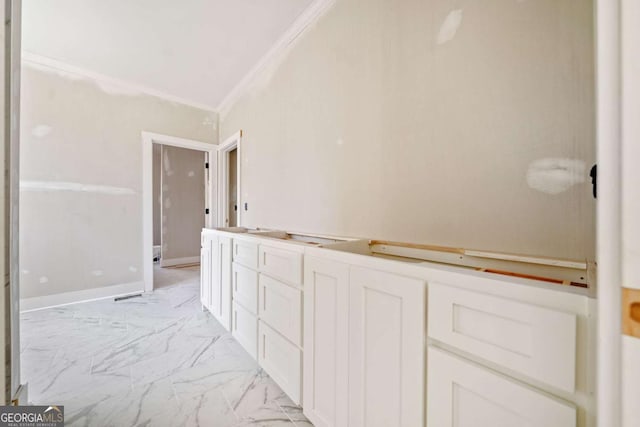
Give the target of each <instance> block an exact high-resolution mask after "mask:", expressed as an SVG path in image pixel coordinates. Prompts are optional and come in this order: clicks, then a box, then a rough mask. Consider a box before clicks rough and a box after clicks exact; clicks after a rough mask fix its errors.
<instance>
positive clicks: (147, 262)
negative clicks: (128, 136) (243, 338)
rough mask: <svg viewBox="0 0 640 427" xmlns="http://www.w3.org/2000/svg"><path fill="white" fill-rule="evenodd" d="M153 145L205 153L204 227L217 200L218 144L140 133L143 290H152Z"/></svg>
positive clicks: (210, 224) (210, 222) (214, 209)
mask: <svg viewBox="0 0 640 427" xmlns="http://www.w3.org/2000/svg"><path fill="white" fill-rule="evenodd" d="M153 144H162V145H170V146H173V147H180V148H188V149H191V150H198V151H204V152H205V153H207V157H208V162H209V173H208V188H209V194H207V195H206V197H205V199H206V201H207V202H206V207H207V208H209V212H210V215H209V216H208V218H207V220H206V224H205V226H206V227H209V228H211V227H214V224H215V222H216V220H215V219H214V218H213V216H214V215H213V214H214V212H217V210H216V208H217V206H216V204H217V203H216V201H217V200H218V198H217V197H218V189H217V180H216V177H217V176H218V175H217V169H218V168H217V163H218V162H217V158H218V146H217V145H216V144H208V143H206V142H201V141H195V140H192V139H185V138H178V137H175V136H170V135H162V134H159V133H153V132H142V265H143V270H144V273H143V280H144V290H145V292H151V291H153V175H152V171H153ZM198 259H199V258H198Z"/></svg>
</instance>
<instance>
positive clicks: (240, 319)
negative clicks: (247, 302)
mask: <svg viewBox="0 0 640 427" xmlns="http://www.w3.org/2000/svg"><path fill="white" fill-rule="evenodd" d="M232 311H233V313H232V314H233V315H232V319H231V320H232V325H231V334H232V335H233V337H234V338H235V339H236V340H237V341H238V342H239V343H240V345H241V346H242V347H243V348H244V349H245V350H247V353H249V354H250V355H251V357H253V358H254V359H256V358H257V351H258V318H257V317H256V316H255V315H253V314H251V313H250V312H249V311H248V310H246V309H245V308H243V307H242V306H241V305H239V304H236V303H234V304H233V307H232Z"/></svg>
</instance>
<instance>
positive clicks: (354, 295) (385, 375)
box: [349, 267, 425, 427]
mask: <svg viewBox="0 0 640 427" xmlns="http://www.w3.org/2000/svg"><path fill="white" fill-rule="evenodd" d="M349 290H350V295H349V296H350V299H349V320H350V321H349V344H350V347H349V366H350V369H349V426H350V427H360V426H361V427H364V426H366V427H378V426H379V427H394V426H397V427H402V426H422V425H424V402H425V399H424V391H425V390H424V388H425V387H424V366H425V363H424V353H425V350H424V342H425V283H424V281H422V280H419V279H413V278H408V277H404V276H400V275H396V274H390V273H385V272H380V271H375V270H369V269H364V268H360V267H351V270H350V278H349Z"/></svg>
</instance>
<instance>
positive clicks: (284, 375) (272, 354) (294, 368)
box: [258, 321, 302, 405]
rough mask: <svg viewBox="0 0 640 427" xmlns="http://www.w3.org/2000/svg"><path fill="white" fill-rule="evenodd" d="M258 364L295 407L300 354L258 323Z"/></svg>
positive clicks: (268, 328)
mask: <svg viewBox="0 0 640 427" xmlns="http://www.w3.org/2000/svg"><path fill="white" fill-rule="evenodd" d="M259 324H260V326H259V344H258V363H259V364H260V366H261V367H262V368H263V369H264V370H265V371H266V372H267V373H268V374H269V376H271V378H273V380H274V381H275V382H276V383H277V384H278V385H279V386H280V388H282V390H283V391H284V392H285V393H286V394H287V396H289V397H290V398H291V400H292V401H293V403H295V404H296V405H299V404H300V397H301V394H302V352H301V350H300V349H299V348H297V347H296V346H295V345H293V344H292V343H290V342H289V341H288V340H287V339H285V338H284V337H283V336H281V335H280V334H278V333H277V332H276V331H274V330H273V329H271V328H270V327H269V326H267V325H266V324H265V323H264V322H263V321H260V323H259Z"/></svg>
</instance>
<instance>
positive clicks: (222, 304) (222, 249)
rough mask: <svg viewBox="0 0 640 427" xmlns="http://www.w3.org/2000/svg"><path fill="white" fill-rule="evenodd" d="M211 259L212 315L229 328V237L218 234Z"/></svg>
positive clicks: (230, 291) (230, 273)
mask: <svg viewBox="0 0 640 427" xmlns="http://www.w3.org/2000/svg"><path fill="white" fill-rule="evenodd" d="M214 243H216V250H215V254H214V257H213V259H212V263H213V269H212V276H213V277H212V298H211V301H212V302H211V306H212V313H213V315H214V317H215V318H216V319H217V320H218V321H219V322H220V323H221V324H222V326H224V327H225V329H227V330H230V329H231V293H232V280H231V275H232V272H231V251H232V246H231V239H230V238H229V237H224V236H219V237H218V239H217V242H214Z"/></svg>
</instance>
